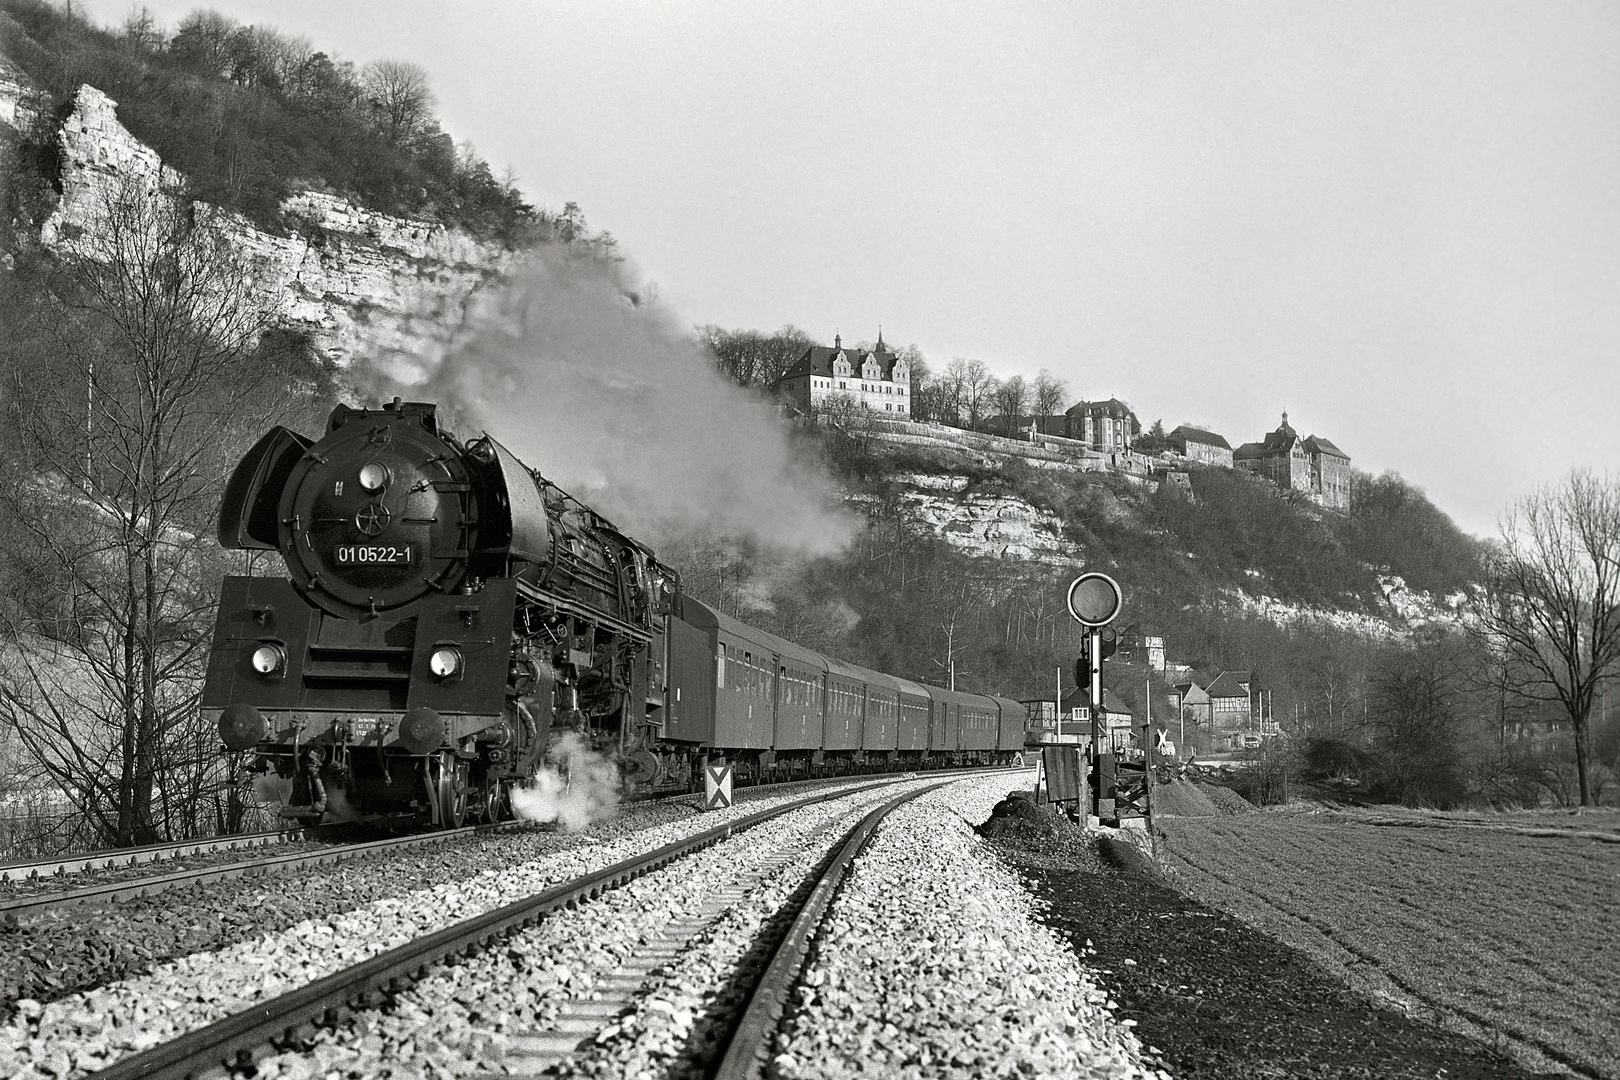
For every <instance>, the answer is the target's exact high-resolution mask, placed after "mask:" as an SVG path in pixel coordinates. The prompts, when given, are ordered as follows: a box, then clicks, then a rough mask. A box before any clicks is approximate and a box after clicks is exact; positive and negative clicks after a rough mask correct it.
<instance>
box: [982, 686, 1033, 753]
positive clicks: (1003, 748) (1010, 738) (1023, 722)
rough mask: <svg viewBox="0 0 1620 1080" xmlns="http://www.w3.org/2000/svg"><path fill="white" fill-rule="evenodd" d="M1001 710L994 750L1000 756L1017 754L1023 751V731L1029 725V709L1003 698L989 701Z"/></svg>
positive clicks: (994, 698)
mask: <svg viewBox="0 0 1620 1080" xmlns="http://www.w3.org/2000/svg"><path fill="white" fill-rule="evenodd" d="M990 700H991V701H993V702H995V703H996V706H997V708H999V709H1000V710H1001V717H1000V726H999V729H998V734H997V737H996V749H997V750H998V751H1000V752H1001V753H1002V754H1018V753H1022V752H1023V749H1024V729H1025V728H1026V727H1027V726H1028V724H1029V707H1028V706H1026V705H1024V704H1022V703H1020V702H1017V701H1010V700H1008V699H1007V698H1003V697H993V698H991V699H990Z"/></svg>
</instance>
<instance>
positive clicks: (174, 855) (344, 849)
mask: <svg viewBox="0 0 1620 1080" xmlns="http://www.w3.org/2000/svg"><path fill="white" fill-rule="evenodd" d="M959 772H960V770H944V771H942V774H944V773H950V774H958V773H959ZM855 779H858V778H855V777H839V778H824V779H815V780H795V781H789V782H786V783H782V784H763V785H750V786H749V787H747V788H744V789H742V790H745V791H760V790H766V789H770V790H778V791H787V790H792V789H794V788H798V787H808V786H813V785H815V786H819V785H829V784H839V783H841V782H846V781H849V780H855ZM689 797H690V796H689V795H687V794H685V793H682V794H679V795H672V796H671V795H662V796H653V797H650V798H648V799H645V800H635V801H658V800H664V799H681V798H689ZM522 827H523V825H522V823H520V822H502V823H500V824H496V825H470V826H467V827H465V828H461V829H449V830H444V831H439V832H425V833H412V834H410V835H408V836H395V837H387V838H384V839H380V840H370V841H361V842H354V843H348V844H331V845H323V846H320V847H315V848H309V849H305V850H302V851H298V852H291V853H288V854H283V855H268V856H260V857H256V858H250V859H242V860H237V861H234V862H223V863H213V864H210V865H207V866H199V867H188V868H186V869H184V870H176V871H172V872H169V873H157V874H144V875H140V876H136V877H126V878H120V879H116V880H110V881H103V882H96V883H94V884H90V885H84V886H81V887H78V888H67V889H53V890H50V891H45V890H30V891H28V892H23V893H18V894H14V895H5V894H4V893H3V892H0V921H4V920H7V919H8V918H9V919H19V918H22V917H25V916H30V915H38V914H40V913H42V912H46V911H51V910H54V909H57V908H67V907H75V906H78V905H81V904H95V903H116V902H118V901H120V900H128V899H133V898H136V897H141V896H150V895H154V894H156V893H160V892H165V891H167V890H170V889H176V888H185V887H188V886H192V885H203V884H207V883H209V882H213V881H227V880H230V879H232V878H243V877H256V876H260V875H264V874H271V873H276V872H278V871H282V870H294V869H298V868H301V867H306V866H319V865H322V864H333V863H339V862H348V861H352V860H355V859H364V858H369V857H372V856H375V855H381V854H392V853H395V852H399V851H403V850H408V849H410V848H416V847H424V846H428V845H431V844H438V843H442V842H444V841H447V840H455V839H458V838H462V837H467V836H474V835H480V834H486V833H490V832H498V831H502V830H510V829H515V828H522ZM304 836H305V834H304V831H303V830H301V829H300V830H284V831H281V832H262V833H248V834H244V835H242V836H226V837H216V838H212V839H208V840H196V841H186V842H176V843H170V844H152V845H148V846H146V847H140V848H127V849H112V850H106V851H96V852H91V853H89V854H85V855H75V856H64V857H60V858H55V859H36V860H26V861H21V862H14V863H7V864H5V865H4V866H0V883H5V882H8V881H9V882H11V883H12V884H13V887H15V886H17V885H37V884H40V883H42V882H44V881H53V882H54V881H55V880H56V879H57V878H59V877H65V876H66V875H68V874H71V873H78V872H90V871H98V870H99V871H110V870H123V869H129V868H132V867H136V866H141V865H143V864H146V863H155V862H160V861H165V860H175V859H180V858H187V857H192V856H197V855H209V854H218V853H220V852H227V851H233V850H251V849H253V848H258V847H268V846H272V845H277V844H282V843H288V842H294V841H297V840H300V839H303V838H304Z"/></svg>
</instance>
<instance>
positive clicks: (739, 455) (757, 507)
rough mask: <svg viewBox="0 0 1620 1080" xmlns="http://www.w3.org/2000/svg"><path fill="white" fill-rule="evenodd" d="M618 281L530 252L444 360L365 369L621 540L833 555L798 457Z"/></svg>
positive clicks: (813, 485)
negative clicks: (728, 543) (577, 504)
mask: <svg viewBox="0 0 1620 1080" xmlns="http://www.w3.org/2000/svg"><path fill="white" fill-rule="evenodd" d="M626 278H627V275H626V272H625V270H624V269H623V266H622V264H618V263H609V262H608V261H606V260H605V259H603V258H602V257H600V256H599V255H595V254H593V253H590V252H588V251H581V250H580V249H577V248H569V247H564V246H562V245H551V246H547V247H543V248H540V249H538V250H537V251H536V252H535V253H534V254H533V255H532V256H531V257H530V258H529V259H528V260H527V262H526V263H525V264H524V265H523V266H522V267H521V268H520V269H519V270H518V271H517V273H516V274H515V276H514V278H513V280H512V281H511V283H510V284H509V285H508V286H507V287H506V288H504V289H502V290H498V291H493V292H492V293H491V295H490V296H488V297H486V298H485V299H483V300H482V301H480V302H479V303H478V304H477V305H475V308H474V310H472V311H471V312H470V313H469V315H468V327H467V330H466V331H465V333H464V336H463V337H462V339H461V341H460V343H459V344H458V345H457V346H455V347H453V348H452V349H451V350H450V351H449V352H448V353H447V354H446V356H445V358H444V359H443V360H441V361H437V362H433V361H426V360H403V359H401V358H398V357H396V358H393V359H391V360H390V361H389V362H387V364H385V365H378V366H376V367H374V368H373V369H372V370H373V372H374V373H375V374H377V375H379V376H382V377H383V378H382V381H383V382H385V383H386V382H389V381H392V382H393V384H394V386H393V387H391V388H389V392H391V393H395V392H397V393H402V394H408V395H409V396H414V397H417V398H423V399H426V400H434V401H438V402H439V403H440V405H441V408H442V409H443V410H444V412H445V413H446V416H445V423H446V426H448V427H450V428H451V429H452V430H454V431H456V432H457V433H458V434H462V435H464V436H471V435H475V434H476V433H477V432H478V431H479V430H480V429H483V430H487V431H489V433H490V434H492V435H494V436H495V438H496V439H498V440H500V441H501V442H502V443H503V444H505V445H506V446H508V447H509V448H510V449H511V450H512V451H513V452H514V453H516V454H517V455H518V456H519V457H520V458H522V459H523V460H524V462H526V463H527V464H528V465H530V466H531V467H533V468H536V469H539V470H540V471H541V472H542V473H544V474H545V475H546V476H547V477H548V478H550V479H552V480H554V481H555V482H556V483H558V484H560V485H562V486H563V487H564V488H566V489H567V490H569V491H571V492H572V493H573V494H575V495H577V496H579V497H580V498H582V499H584V500H585V501H586V502H588V503H589V504H590V505H592V506H593V507H594V508H595V509H597V510H599V511H600V512H602V513H603V514H605V515H607V516H608V517H609V518H610V519H612V520H613V521H614V522H616V523H617V524H618V525H619V527H620V528H623V529H624V530H625V531H626V532H629V533H630V534H631V535H634V536H639V537H642V538H643V539H651V538H655V537H674V536H683V535H692V534H715V533H719V534H724V535H730V536H737V537H745V538H747V539H750V540H753V541H755V542H758V543H760V544H764V545H768V546H770V547H774V548H778V549H783V550H787V551H792V552H796V553H799V554H803V555H821V554H829V553H832V552H835V551H838V550H840V549H842V548H843V547H844V546H845V545H846V544H847V543H848V542H849V540H850V538H851V537H852V536H853V535H854V531H855V520H856V519H855V518H854V516H853V515H851V514H850V513H848V512H847V511H846V510H844V509H843V508H842V507H841V506H840V505H839V504H838V502H837V499H836V497H835V496H834V494H833V492H832V490H831V488H830V485H829V484H828V483H827V481H826V478H825V477H824V476H823V475H822V474H821V472H820V470H819V467H818V466H817V464H816V463H815V462H814V461H813V456H812V454H811V453H809V452H808V450H807V449H806V448H801V447H796V446H795V445H794V439H793V438H792V437H791V435H790V433H789V431H788V429H787V428H786V426H785V425H784V424H783V423H782V421H781V420H780V418H779V417H778V416H777V415H776V412H775V410H774V409H773V408H772V407H770V406H769V405H767V404H766V403H764V402H763V401H761V400H760V399H759V398H758V397H756V396H754V395H752V394H750V393H748V392H746V391H744V390H743V389H741V388H739V387H737V386H735V385H734V384H732V383H730V382H729V381H727V380H726V379H725V378H724V377H723V376H721V375H720V374H719V373H718V372H717V371H716V370H715V369H714V367H713V365H712V364H711V362H710V361H709V358H708V355H707V353H706V352H705V350H704V349H703V347H702V346H701V345H700V344H699V343H698V341H697V340H696V339H695V338H694V337H693V335H692V334H691V333H690V332H689V330H688V329H687V328H686V327H685V326H684V325H682V324H681V323H679V322H678V321H677V320H676V319H675V317H674V316H673V315H672V314H671V313H670V312H669V311H667V310H665V309H662V308H660V307H659V306H658V305H656V304H650V303H644V302H642V300H641V298H640V297H639V296H638V295H637V294H636V293H635V292H634V291H633V290H632V289H630V288H629V287H628V285H627V284H626ZM359 374H361V375H364V374H365V373H364V372H361V373H359Z"/></svg>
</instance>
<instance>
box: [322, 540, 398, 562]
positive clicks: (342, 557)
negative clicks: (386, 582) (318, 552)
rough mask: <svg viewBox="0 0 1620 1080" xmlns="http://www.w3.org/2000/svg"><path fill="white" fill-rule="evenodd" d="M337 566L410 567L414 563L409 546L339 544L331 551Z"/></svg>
mask: <svg viewBox="0 0 1620 1080" xmlns="http://www.w3.org/2000/svg"><path fill="white" fill-rule="evenodd" d="M332 561H333V562H335V563H337V564H338V565H339V566H410V565H411V564H412V563H414V562H415V561H416V558H415V552H414V551H413V550H412V548H411V545H410V544H339V545H337V547H335V548H333V549H332Z"/></svg>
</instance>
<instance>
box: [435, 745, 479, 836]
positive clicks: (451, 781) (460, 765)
mask: <svg viewBox="0 0 1620 1080" xmlns="http://www.w3.org/2000/svg"><path fill="white" fill-rule="evenodd" d="M468 768H469V766H468V763H467V762H465V761H462V760H461V759H460V758H459V757H457V756H456V755H455V753H454V752H452V751H450V750H442V751H440V752H439V755H438V756H437V757H435V758H433V759H432V760H431V761H430V762H429V770H430V778H431V780H432V782H433V808H434V812H435V816H436V817H437V818H438V825H439V828H441V829H459V828H461V827H462V826H463V825H465V824H466V823H467V786H468V785H467V773H468Z"/></svg>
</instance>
